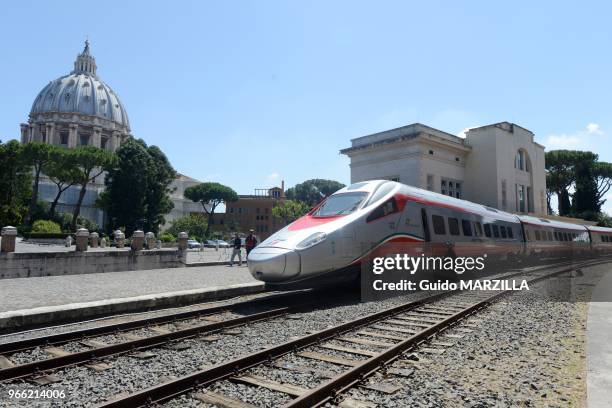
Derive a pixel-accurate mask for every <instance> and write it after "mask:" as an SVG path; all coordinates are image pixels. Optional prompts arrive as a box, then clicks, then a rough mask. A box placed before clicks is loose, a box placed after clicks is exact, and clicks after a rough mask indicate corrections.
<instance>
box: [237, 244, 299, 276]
mask: <svg viewBox="0 0 612 408" xmlns="http://www.w3.org/2000/svg"><path fill="white" fill-rule="evenodd" d="M248 264H249V271H250V272H251V275H253V277H254V278H255V279H258V280H261V281H264V282H281V281H286V280H287V279H290V278H292V277H295V276H297V275H299V273H300V255H299V254H298V253H297V252H296V251H294V250H291V249H285V248H276V247H263V248H262V247H259V248H255V249H253V250H252V251H251V253H250V254H249V259H248Z"/></svg>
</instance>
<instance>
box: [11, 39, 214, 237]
mask: <svg viewBox="0 0 612 408" xmlns="http://www.w3.org/2000/svg"><path fill="white" fill-rule="evenodd" d="M97 69H98V67H97V65H96V60H95V58H94V57H93V55H92V54H91V50H90V47H89V41H85V48H84V49H83V51H82V52H81V53H80V54H78V55H77V58H76V60H75V61H74V66H73V70H72V71H71V72H70V73H69V74H67V75H64V76H61V77H59V78H57V79H54V80H52V81H50V82H49V83H48V84H47V85H46V86H45V87H44V88H43V89H42V90H41V91H40V92H39V93H38V95H37V96H36V98H35V99H34V103H33V104H32V108H31V110H30V114H29V117H28V121H27V123H22V124H21V142H22V143H27V142H32V141H36V142H42V143H49V144H54V145H57V146H62V147H65V148H69V149H70V148H75V147H78V146H84V145H92V146H95V147H98V148H101V149H106V150H108V151H112V152H114V151H116V150H117V149H118V148H119V147H120V146H121V143H123V142H124V141H125V140H127V139H128V138H130V137H132V133H131V129H130V121H129V119H128V115H127V112H126V110H125V107H124V106H123V104H122V103H121V100H120V99H119V96H118V95H117V93H116V92H115V91H114V90H113V89H112V88H111V87H110V86H108V85H107V84H106V83H105V82H104V81H103V80H102V79H101V78H100V76H99V75H98V73H97ZM198 183H199V181H197V180H194V179H191V178H188V177H186V176H183V175H179V176H178V178H177V179H176V180H175V181H174V183H173V185H172V187H173V188H175V192H174V193H173V194H172V196H171V199H172V201H173V203H174V207H175V208H174V210H173V211H172V213H171V214H170V215H169V217H168V218H169V220H172V219H176V218H180V217H181V216H183V215H187V214H189V213H194V212H199V213H202V212H204V210H203V209H202V206H201V205H199V204H198V205H191V204H189V203H187V202H186V201H188V200H185V198H184V197H183V195H182V193H183V191H184V190H185V188H186V187H188V186H189V185H193V184H198ZM104 188H105V186H104V174H102V175H100V176H99V177H97V178H96V179H95V180H93V182H92V183H90V184H89V186H88V187H87V192H86V194H85V197H84V199H83V204H82V207H81V216H83V217H86V218H88V219H90V220H92V221H95V222H96V223H97V224H98V225H100V226H102V225H103V223H104V212H103V211H102V210H100V209H98V208H97V207H96V206H95V202H96V200H97V199H98V197H99V195H100V193H101V192H102V191H104ZM56 193H57V188H56V186H55V185H54V184H53V183H51V182H50V180H48V179H45V178H44V176H43V178H42V180H41V183H40V186H39V199H40V200H41V201H48V202H52V201H53V199H54V197H55V195H56ZM78 196H79V188H78V187H70V188H69V189H67V190H66V191H65V192H64V193H63V194H62V196H61V198H60V201H59V202H58V206H57V210H58V212H65V213H72V211H73V210H74V206H75V204H76V203H77V200H78ZM192 204H196V203H192Z"/></svg>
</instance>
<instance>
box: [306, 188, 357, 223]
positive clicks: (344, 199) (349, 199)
mask: <svg viewBox="0 0 612 408" xmlns="http://www.w3.org/2000/svg"><path fill="white" fill-rule="evenodd" d="M367 196H368V193H363V192H360V193H342V194H334V195H332V196H330V197H329V198H328V199H327V200H326V201H325V202H324V203H323V204H321V206H320V207H319V208H317V209H316V210H314V212H313V213H312V214H311V215H312V216H314V217H333V216H335V215H347V214H350V213H352V212H353V211H355V210H357V208H359V205H361V203H362V202H363V200H365V199H366V197H367Z"/></svg>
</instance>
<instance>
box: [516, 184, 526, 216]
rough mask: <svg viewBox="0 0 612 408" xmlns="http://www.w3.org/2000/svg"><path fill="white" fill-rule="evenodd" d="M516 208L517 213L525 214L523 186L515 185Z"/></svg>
mask: <svg viewBox="0 0 612 408" xmlns="http://www.w3.org/2000/svg"><path fill="white" fill-rule="evenodd" d="M516 208H517V210H518V211H519V212H522V213H524V212H525V186H523V185H521V184H517V185H516Z"/></svg>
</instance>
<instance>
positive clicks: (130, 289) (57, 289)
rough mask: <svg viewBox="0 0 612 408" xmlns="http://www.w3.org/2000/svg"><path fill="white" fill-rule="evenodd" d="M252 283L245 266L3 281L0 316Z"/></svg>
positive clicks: (0, 288)
mask: <svg viewBox="0 0 612 408" xmlns="http://www.w3.org/2000/svg"><path fill="white" fill-rule="evenodd" d="M254 282H258V281H256V280H255V279H253V278H252V277H251V274H250V273H249V271H248V269H247V268H246V266H244V264H243V266H242V267H238V266H236V265H235V266H234V267H229V266H226V265H223V266H202V267H190V268H173V269H153V270H144V271H127V272H110V273H95V274H87V275H65V276H45V277H37V278H22V279H3V280H1V281H0V313H1V312H6V311H12V310H21V309H32V308H35V307H43V306H56V305H65V304H72V303H82V302H91V301H99V300H107V299H117V298H130V297H136V296H142V295H150V294H158V293H165V292H178V291H185V290H191V289H206V288H208V287H219V286H221V287H225V286H229V285H235V284H241V283H254Z"/></svg>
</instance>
